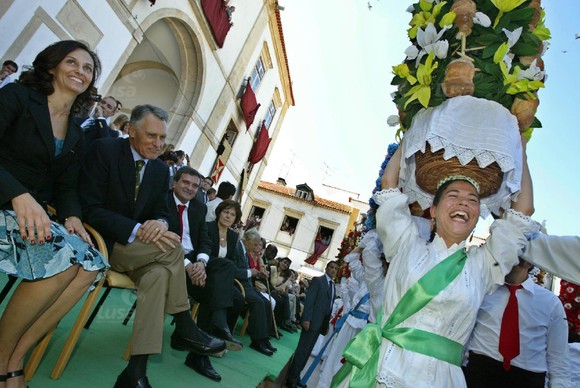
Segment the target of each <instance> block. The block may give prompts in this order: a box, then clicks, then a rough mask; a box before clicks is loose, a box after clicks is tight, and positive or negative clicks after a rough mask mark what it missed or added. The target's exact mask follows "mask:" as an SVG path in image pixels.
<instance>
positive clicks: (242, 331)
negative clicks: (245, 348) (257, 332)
mask: <svg viewBox="0 0 580 388" xmlns="http://www.w3.org/2000/svg"><path fill="white" fill-rule="evenodd" d="M249 324H250V312H249V311H248V312H246V316H245V317H244V323H242V327H241V328H240V335H244V334H246V330H248V325H249Z"/></svg>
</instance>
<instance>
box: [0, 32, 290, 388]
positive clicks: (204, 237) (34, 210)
mask: <svg viewBox="0 0 580 388" xmlns="http://www.w3.org/2000/svg"><path fill="white" fill-rule="evenodd" d="M17 71H18V65H17V64H16V63H15V62H13V61H11V60H7V61H5V62H4V63H3V67H2V71H1V72H0V82H1V84H0V87H1V88H2V89H1V90H0V144H1V148H2V152H1V155H0V176H1V183H0V205H1V206H2V208H1V209H2V210H1V211H2V215H3V217H2V218H1V219H2V221H0V223H2V224H3V225H1V226H2V227H3V228H0V229H1V230H2V231H4V232H3V233H2V235H1V236H0V239H3V240H4V239H8V238H13V237H9V236H10V235H11V234H12V235H16V236H17V237H18V239H17V240H15V241H14V244H12V245H11V246H12V248H11V249H8V252H6V253H5V252H4V246H3V252H2V256H1V257H0V271H2V272H4V273H6V274H9V275H11V276H16V277H19V278H22V280H23V281H22V282H20V284H19V285H18V287H17V289H16V291H15V293H14V295H13V296H12V298H11V299H10V301H9V303H8V305H7V307H6V309H5V311H4V313H3V314H2V318H1V320H0V386H3V385H4V384H5V382H6V381H8V380H9V379H10V382H11V383H12V381H20V382H23V380H22V379H23V373H22V370H23V366H24V365H23V364H24V358H25V355H26V353H27V352H28V350H29V349H30V348H31V346H32V345H33V344H34V343H35V342H36V341H37V340H38V339H39V338H40V337H41V336H42V335H44V334H45V333H46V332H47V331H48V330H49V329H50V328H51V327H52V326H54V325H55V324H56V323H57V322H58V320H60V318H61V317H62V316H63V315H64V314H66V313H67V312H68V311H69V310H70V309H71V308H72V307H73V306H74V304H75V303H76V302H77V301H78V300H79V299H80V297H81V296H82V295H83V294H84V293H85V292H87V289H88V288H89V286H90V284H91V283H92V282H94V281H95V278H98V277H100V276H102V275H103V273H104V271H105V270H106V268H107V267H109V266H110V267H111V268H113V269H114V270H116V271H118V272H122V273H126V274H128V275H129V276H130V277H131V278H132V279H133V281H134V282H135V283H136V284H137V286H138V288H137V310H136V311H137V312H136V318H135V323H134V327H133V340H132V349H131V357H130V359H129V363H128V365H127V367H126V368H125V369H124V370H123V371H122V372H121V373H120V375H119V377H118V379H117V381H116V383H115V387H119V388H120V387H135V386H139V387H141V386H143V387H147V386H149V383H148V379H147V375H146V372H147V363H148V358H149V356H150V355H152V354H156V353H160V352H161V342H162V327H163V321H164V315H165V314H166V313H169V314H171V315H173V317H174V322H175V331H174V333H173V335H172V336H171V346H172V347H173V348H175V349H177V350H186V351H188V354H187V357H186V360H185V364H186V365H187V366H188V367H190V368H192V369H194V370H195V371H196V372H198V373H200V374H201V375H203V376H206V377H208V378H210V379H212V380H216V381H219V380H220V379H221V376H220V374H219V372H218V371H216V370H215V369H214V368H213V366H212V364H211V362H210V360H209V357H208V355H216V354H217V355H223V353H224V351H225V349H226V348H227V349H228V350H231V351H240V350H242V348H243V345H242V343H241V342H240V341H239V340H238V339H236V338H235V337H234V336H233V332H234V328H235V326H236V324H237V322H238V319H239V318H240V316H242V317H243V316H244V314H243V312H244V311H246V310H247V311H249V312H250V314H249V326H248V332H249V335H250V338H251V340H252V342H251V344H250V347H251V348H252V349H254V350H256V351H257V352H259V353H261V354H264V355H266V356H272V355H273V354H274V352H276V351H277V349H276V348H275V347H274V346H273V345H272V343H271V342H270V339H271V338H279V337H280V336H281V335H282V333H280V332H279V331H278V330H277V328H281V329H285V330H288V331H291V332H295V331H296V327H295V326H294V323H296V322H297V317H299V311H300V308H299V306H300V303H299V301H300V292H299V291H298V284H297V283H296V273H295V272H293V271H290V270H289V268H288V262H290V259H289V258H283V259H278V260H276V252H277V249H276V247H275V246H274V245H273V244H270V245H269V246H268V247H267V249H266V250H265V249H264V248H266V242H265V240H264V239H263V238H262V237H261V236H260V233H259V232H258V230H257V229H249V230H246V231H245V232H244V233H243V234H240V233H238V231H237V230H236V229H237V226H239V225H240V223H241V208H240V204H239V203H238V202H237V201H234V200H233V199H232V198H234V197H235V194H236V187H235V186H234V185H233V184H232V183H230V182H227V181H223V182H221V183H220V184H219V186H218V188H217V190H216V189H214V188H213V187H212V186H214V184H215V183H217V182H214V181H213V179H212V178H211V177H204V176H203V175H201V174H200V173H199V172H198V171H197V170H195V169H193V168H192V167H190V166H189V155H188V154H187V152H185V151H183V150H175V147H174V146H173V145H171V144H168V145H165V144H164V143H165V139H166V136H167V126H168V121H169V118H168V115H167V113H166V112H165V111H164V110H163V109H161V108H159V107H156V106H153V105H147V104H145V105H138V106H135V107H133V109H132V110H131V111H130V112H129V111H128V110H125V111H123V103H122V102H121V101H120V100H118V99H117V98H116V97H115V96H114V95H107V96H105V97H101V96H100V95H99V94H98V90H97V89H96V87H95V86H94V85H95V82H96V81H97V78H98V76H99V73H100V62H99V59H98V57H97V55H96V54H95V53H94V52H92V51H91V50H90V49H89V48H88V47H87V46H86V45H84V44H83V43H80V42H77V41H62V42H57V43H55V44H53V45H50V46H49V47H47V48H46V49H44V50H43V51H42V52H41V53H39V54H38V56H37V58H36V59H35V61H34V63H33V64H32V66H30V67H28V68H26V70H25V71H23V72H22V73H21V74H20V77H19V79H18V80H14V79H12V77H11V76H12V75H13V74H14V73H16V72H17ZM36 105H39V106H40V109H39V108H36ZM15 128H18V131H16V130H15ZM39 128H40V130H39ZM35 131H38V132H35ZM43 132H46V133H43ZM39 133H41V134H39ZM24 139H26V141H27V143H26V146H22V147H20V146H18V145H19V144H20V145H23V143H22V142H23V141H24ZM46 139H53V140H52V142H51V141H49V142H48V143H46V142H45V140H46ZM83 139H84V140H83ZM14 150H18V151H17V152H14ZM45 171H50V173H49V174H48V176H47V174H45ZM47 205H52V206H55V208H56V211H57V214H58V215H57V219H56V220H54V221H51V220H49V219H48V215H47ZM81 220H83V221H84V222H87V223H89V224H90V225H91V226H93V227H94V228H95V229H96V230H97V231H98V232H99V233H100V234H101V235H102V236H103V238H104V239H105V241H106V243H107V248H108V255H109V263H107V262H105V261H104V259H103V257H102V255H101V254H100V253H99V252H98V251H97V250H96V249H95V248H94V247H93V243H92V241H91V239H90V237H89V235H88V233H87V232H86V230H85V229H84V228H83V225H82V223H81ZM63 239H64V241H66V242H67V244H66V245H64V246H63V245H62V244H61V241H63ZM33 248H34V249H33ZM71 248H74V250H71ZM265 251H266V252H268V254H267V255H264V252H265ZM45 252H58V254H54V253H53V254H48V253H45ZM25 253H26V261H24V260H23V255H24V254H25ZM73 253H74V259H73V258H71V254H73ZM7 255H8V256H7ZM264 260H268V261H269V264H275V265H272V266H269V265H268V263H267V262H266V261H264ZM271 282H272V283H273V284H270V283H271ZM243 295H245V297H244V296H243ZM189 300H193V301H195V302H196V303H199V306H200V307H199V309H198V316H197V324H196V323H195V322H194V321H193V320H192V317H191V314H190V307H191V306H190V303H189ZM12 379H13V380H12Z"/></svg>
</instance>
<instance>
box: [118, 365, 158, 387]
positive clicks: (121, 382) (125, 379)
mask: <svg viewBox="0 0 580 388" xmlns="http://www.w3.org/2000/svg"><path fill="white" fill-rule="evenodd" d="M114 388H152V387H151V385H150V384H149V380H148V379H147V376H143V377H141V378H140V379H139V380H137V382H136V383H135V384H131V379H130V378H129V374H128V373H127V369H123V372H121V374H120V375H119V377H117V381H116V382H115V387H114Z"/></svg>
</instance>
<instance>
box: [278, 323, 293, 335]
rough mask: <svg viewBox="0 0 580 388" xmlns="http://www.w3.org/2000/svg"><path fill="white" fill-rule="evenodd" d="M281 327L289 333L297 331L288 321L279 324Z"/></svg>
mask: <svg viewBox="0 0 580 388" xmlns="http://www.w3.org/2000/svg"><path fill="white" fill-rule="evenodd" d="M278 327H279V328H280V329H282V330H285V331H287V332H288V333H296V330H294V328H292V327H290V326H289V325H287V324H286V323H283V324H281V325H280V326H278Z"/></svg>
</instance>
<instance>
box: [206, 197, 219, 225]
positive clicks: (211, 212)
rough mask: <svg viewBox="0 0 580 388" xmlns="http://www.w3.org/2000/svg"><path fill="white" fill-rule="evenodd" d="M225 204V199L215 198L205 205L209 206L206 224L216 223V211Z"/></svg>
mask: <svg viewBox="0 0 580 388" xmlns="http://www.w3.org/2000/svg"><path fill="white" fill-rule="evenodd" d="M222 202H223V199H221V198H219V197H215V198H214V199H212V200H211V201H209V202H208V203H206V204H205V205H206V206H207V213H205V222H212V221H215V218H216V217H215V209H217V207H218V205H219V204H220V203H222Z"/></svg>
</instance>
